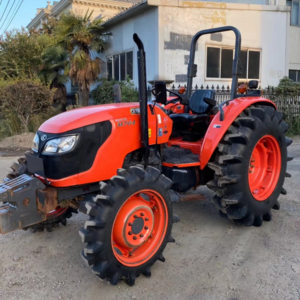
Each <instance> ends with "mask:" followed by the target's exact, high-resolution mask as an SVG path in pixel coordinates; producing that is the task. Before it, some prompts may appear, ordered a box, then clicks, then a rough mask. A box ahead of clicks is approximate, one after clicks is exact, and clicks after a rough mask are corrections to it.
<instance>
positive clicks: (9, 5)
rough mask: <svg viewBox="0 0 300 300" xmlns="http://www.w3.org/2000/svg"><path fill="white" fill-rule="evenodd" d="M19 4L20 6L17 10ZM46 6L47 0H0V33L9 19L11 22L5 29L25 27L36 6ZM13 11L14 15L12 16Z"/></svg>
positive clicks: (34, 12) (33, 14)
mask: <svg viewBox="0 0 300 300" xmlns="http://www.w3.org/2000/svg"><path fill="white" fill-rule="evenodd" d="M52 2H53V1H51V3H52ZM19 5H21V6H20V8H19V10H18V7H19ZM46 6H47V0H0V20H1V21H0V28H1V29H0V35H2V34H3V33H4V31H5V30H6V28H7V26H8V24H9V23H10V21H11V24H10V25H9V27H8V28H7V30H11V29H13V28H18V29H20V28H21V27H22V26H23V27H26V26H27V25H28V24H29V23H30V21H31V19H33V18H34V17H35V14H36V12H37V8H42V7H46ZM5 8H6V11H5ZM8 13H9V14H8ZM15 13H16V15H15V17H14V18H13V16H14V14H15ZM5 19H6V20H5Z"/></svg>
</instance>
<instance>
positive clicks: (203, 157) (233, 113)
mask: <svg viewBox="0 0 300 300" xmlns="http://www.w3.org/2000/svg"><path fill="white" fill-rule="evenodd" d="M258 103H261V104H263V103H267V104H271V105H272V106H274V107H275V108H276V105H275V104H274V103H273V102H272V101H271V100H268V99H265V98H262V97H245V98H237V99H235V100H232V101H230V102H229V105H228V106H226V105H225V106H223V110H224V116H225V118H224V121H220V112H219V113H217V114H216V115H215V117H214V118H213V120H212V121H211V123H210V125H209V127H208V130H207V132H206V135H205V137H204V141H203V144H202V147H201V152H200V163H201V169H202V170H203V169H204V168H205V166H206V165H207V163H208V162H209V160H210V158H211V156H212V154H213V153H214V151H215V150H216V148H217V146H218V144H219V142H220V141H221V139H222V137H223V136H224V134H225V133H226V131H227V129H228V128H229V127H230V125H231V124H232V122H233V121H234V120H235V119H236V118H237V117H238V115H239V114H240V113H241V112H242V111H243V110H244V109H246V108H247V107H248V106H250V105H252V104H258Z"/></svg>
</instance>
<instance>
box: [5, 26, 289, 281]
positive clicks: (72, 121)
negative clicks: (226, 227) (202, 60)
mask: <svg viewBox="0 0 300 300" xmlns="http://www.w3.org/2000/svg"><path fill="white" fill-rule="evenodd" d="M223 31H233V32H234V34H235V36H236V44H235V57H234V61H233V75H232V92H231V97H230V99H228V100H227V101H225V102H223V103H221V104H220V105H217V102H216V100H215V94H214V91H212V90H197V91H195V92H194V93H192V81H193V78H194V77H195V76H196V73H197V65H195V64H194V58H195V48H196V43H197V41H198V39H199V37H200V36H202V35H204V34H211V33H216V32H223ZM134 41H135V43H136V44H137V46H138V52H137V56H138V70H139V94H140V101H139V103H116V104H106V105H97V106H91V107H85V108H80V109H75V110H71V111H68V112H65V113H62V114H60V115H58V116H55V117H53V118H51V119H49V120H48V121H46V122H45V123H44V124H42V125H41V127H40V128H39V130H38V132H37V133H36V135H35V138H34V141H33V146H32V151H31V152H28V153H26V158H20V159H19V161H18V163H15V164H14V165H13V166H12V172H11V173H10V174H8V175H7V179H6V180H5V181H4V183H3V184H1V185H0V201H1V202H2V203H3V204H2V205H1V206H0V232H1V233H3V234H5V233H8V232H11V231H14V230H17V229H28V228H29V229H30V230H31V231H33V232H35V231H42V230H44V229H46V230H48V231H52V229H53V227H55V226H57V225H58V224H59V223H61V224H63V225H66V219H67V218H69V217H71V215H72V213H77V211H78V209H79V210H80V211H81V212H83V213H85V214H87V215H89V217H90V218H89V220H88V221H86V222H85V225H84V227H83V228H82V229H81V230H80V231H79V234H80V236H81V238H82V241H83V243H85V246H84V250H83V252H82V257H83V259H84V260H85V261H86V263H87V264H88V265H89V266H91V268H92V270H93V272H94V273H95V274H97V275H98V276H99V277H100V278H102V279H105V278H106V279H107V280H109V282H110V283H111V284H117V283H118V281H119V280H120V279H123V280H125V281H126V282H127V283H128V284H129V285H133V284H134V283H135V279H136V277H138V276H139V275H140V274H143V275H145V276H147V277H150V275H151V272H150V267H151V266H152V265H153V264H154V263H155V262H156V261H157V260H160V261H162V262H163V261H165V259H164V257H163V254H162V253H163V250H164V249H165V247H166V244H167V243H168V242H174V239H173V238H172V236H171V230H172V224H173V222H176V221H179V218H178V217H177V216H176V215H174V214H173V203H174V202H176V201H179V199H180V196H181V194H183V193H185V192H187V191H188V190H190V189H195V188H196V187H198V186H200V185H207V186H208V187H209V188H210V189H212V190H213V191H214V192H215V196H214V198H213V203H214V204H215V206H216V207H217V208H218V209H219V210H220V211H221V212H222V214H224V215H226V216H227V217H228V219H230V220H232V221H234V222H235V223H238V224H243V225H246V226H251V225H254V226H261V225H262V223H263V221H270V220H271V218H272V215H271V209H272V208H273V209H279V203H278V200H277V199H278V197H279V195H280V194H286V191H285V190H284V188H283V183H284V179H285V177H289V174H287V173H286V167H287V161H288V160H289V158H288V157H287V146H288V145H289V144H291V142H292V141H291V140H290V139H288V138H286V137H285V132H286V131H287V129H288V125H287V124H286V123H285V122H284V121H283V119H282V113H280V112H278V111H277V110H276V106H275V104H274V103H273V102H272V101H270V100H268V99H264V98H262V97H261V95H260V92H259V91H256V92H255V93H253V92H249V93H246V94H241V95H237V84H238V71H239V68H238V65H239V64H238V62H239V54H240V48H241V36H240V32H239V31H238V30H237V29H236V28H234V27H222V28H216V29H210V30H204V31H200V32H198V33H197V34H196V35H195V36H194V37H193V40H192V44H191V51H190V61H189V66H188V83H187V90H186V93H185V94H183V95H180V94H178V95H176V97H177V98H175V101H174V99H173V100H171V101H169V102H167V89H166V85H165V83H164V82H157V83H156V84H155V88H154V90H153V93H154V94H155V96H156V99H155V101H152V102H147V94H146V93H147V90H146V67H145V52H144V47H143V43H142V42H141V40H140V39H139V38H138V36H137V35H136V34H135V35H134ZM99 182H100V184H99Z"/></svg>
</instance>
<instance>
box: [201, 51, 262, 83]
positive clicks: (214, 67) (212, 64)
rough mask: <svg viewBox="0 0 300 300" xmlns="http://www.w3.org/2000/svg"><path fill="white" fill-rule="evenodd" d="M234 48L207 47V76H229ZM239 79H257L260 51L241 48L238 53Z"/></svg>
mask: <svg viewBox="0 0 300 300" xmlns="http://www.w3.org/2000/svg"><path fill="white" fill-rule="evenodd" d="M233 58H234V49H228V48H220V47H207V60H206V62H207V65H206V77H207V78H226V79H228V78H231V77H232V63H233ZM240 62H241V68H242V72H241V75H240V76H239V77H240V78H241V79H259V74H260V51H255V50H242V51H241V55H240Z"/></svg>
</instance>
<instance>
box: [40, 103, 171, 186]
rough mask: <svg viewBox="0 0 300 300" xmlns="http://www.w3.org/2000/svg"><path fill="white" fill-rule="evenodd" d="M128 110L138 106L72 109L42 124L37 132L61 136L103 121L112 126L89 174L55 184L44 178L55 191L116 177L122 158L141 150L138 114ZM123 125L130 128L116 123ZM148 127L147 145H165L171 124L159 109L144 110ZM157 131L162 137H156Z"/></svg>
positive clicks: (121, 105) (88, 171) (85, 173)
mask: <svg viewBox="0 0 300 300" xmlns="http://www.w3.org/2000/svg"><path fill="white" fill-rule="evenodd" d="M132 108H139V104H138V103H118V104H105V105H99V106H91V107H86V108H81V109H75V110H72V111H69V112H66V113H63V114H60V115H58V116H56V117H54V118H51V119H50V120H48V121H46V122H45V123H44V124H43V125H42V126H41V127H40V129H39V130H40V131H43V132H47V133H63V132H65V131H69V130H72V129H76V128H79V127H82V126H87V125H90V124H94V123H97V122H101V121H105V120H110V122H111V124H112V133H111V135H110V136H109V137H108V139H107V140H106V141H105V143H104V144H103V145H102V146H101V147H100V149H99V150H98V152H97V154H96V157H95V160H94V163H93V165H92V167H91V168H90V169H89V170H87V171H85V172H82V173H80V174H76V175H72V176H70V177H67V178H64V179H59V180H54V179H51V178H48V180H49V181H50V182H51V184H52V185H53V186H57V187H66V186H73V185H81V184H87V183H92V182H97V181H101V180H107V179H110V178H111V177H112V176H114V175H116V174H117V169H119V168H121V167H122V165H123V162H124V159H125V156H126V155H127V154H128V153H130V152H132V151H134V150H136V149H139V148H141V147H142V141H141V123H140V114H135V113H132V111H131V109H132ZM158 116H159V117H158ZM76 118H77V119H76ZM166 118H167V119H166ZM159 120H161V123H159ZM123 121H127V122H128V123H129V122H130V123H131V124H133V125H130V126H120V124H119V123H120V122H123ZM148 124H149V145H154V144H161V143H166V142H167V141H168V140H169V138H170V135H171V132H172V125H173V123H172V120H171V119H170V118H169V117H168V116H167V115H166V114H165V113H164V112H163V111H162V110H161V109H160V108H159V107H155V108H154V113H153V114H152V112H151V109H150V107H149V106H148ZM159 128H161V130H160V132H161V133H162V136H158V132H159V131H158V130H159Z"/></svg>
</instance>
